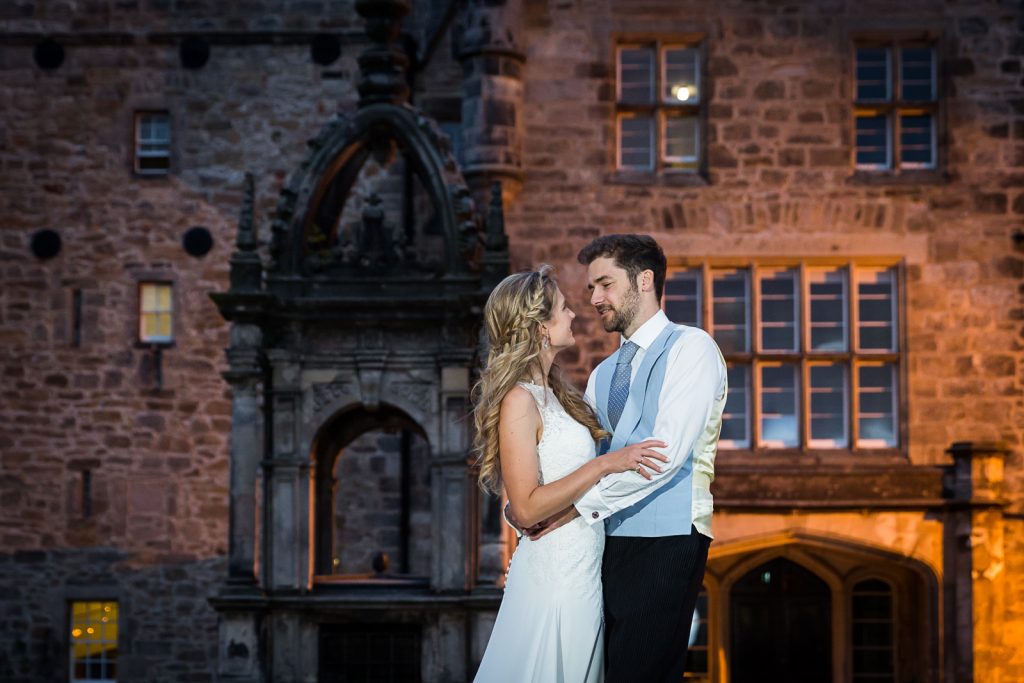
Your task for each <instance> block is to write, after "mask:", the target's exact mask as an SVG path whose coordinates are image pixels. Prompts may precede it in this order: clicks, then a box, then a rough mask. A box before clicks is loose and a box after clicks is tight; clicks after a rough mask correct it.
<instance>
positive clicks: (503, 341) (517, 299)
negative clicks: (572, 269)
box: [473, 265, 608, 494]
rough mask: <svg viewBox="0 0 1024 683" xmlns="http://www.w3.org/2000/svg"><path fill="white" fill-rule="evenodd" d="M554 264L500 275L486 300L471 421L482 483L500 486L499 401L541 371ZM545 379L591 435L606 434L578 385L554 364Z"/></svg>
mask: <svg viewBox="0 0 1024 683" xmlns="http://www.w3.org/2000/svg"><path fill="white" fill-rule="evenodd" d="M552 270H554V269H553V268H552V267H551V266H549V265H542V266H540V267H539V268H538V269H537V270H535V271H533V272H525V273H516V274H515V275H510V276H508V277H507V278H505V279H504V280H502V281H501V282H500V283H499V284H498V286H497V287H495V288H494V291H492V292H491V295H490V297H488V299H487V304H486V305H485V306H484V323H485V324H486V327H487V339H488V342H489V344H490V349H489V351H488V354H487V363H486V365H485V366H484V368H483V371H482V372H481V373H480V381H479V382H477V384H476V386H475V387H474V389H473V403H474V406H473V422H474V425H475V427H476V432H475V435H474V439H473V449H474V452H475V453H476V456H477V460H476V464H477V468H478V471H479V474H478V480H479V483H480V486H481V488H483V489H484V490H487V491H491V492H493V493H495V494H498V493H500V492H501V467H500V463H499V460H498V416H499V414H500V412H501V402H502V400H503V399H504V398H505V395H506V394H508V392H509V391H511V390H512V388H513V387H515V386H516V383H518V382H520V381H524V380H529V379H530V377H531V376H533V375H540V374H541V372H542V368H541V362H540V350H541V330H540V326H541V324H542V323H545V322H547V321H548V320H550V319H551V314H552V308H553V307H554V303H555V293H556V292H557V291H558V285H557V284H556V283H555V280H554V279H553V278H552V277H551V272H552ZM545 381H546V382H547V383H548V385H549V386H550V387H551V390H552V391H553V392H554V394H555V397H556V398H557V399H558V401H559V403H561V404H562V407H563V408H565V411H566V412H567V413H569V415H571V416H572V417H573V418H574V419H575V420H576V421H577V422H579V423H580V424H582V425H583V426H585V427H586V428H587V429H588V430H590V435H591V437H593V439H594V441H600V440H601V439H603V438H605V437H607V436H608V432H607V431H605V430H604V428H603V427H601V423H600V422H599V421H598V419H597V416H596V415H595V414H594V411H593V410H592V409H591V407H590V405H589V404H587V402H586V400H584V398H583V395H582V394H581V393H580V391H579V390H578V389H577V388H576V387H574V386H573V385H572V384H571V383H570V382H569V381H568V380H567V379H566V378H565V376H564V375H563V373H562V371H561V369H560V368H559V367H558V366H557V365H554V364H552V366H551V369H550V371H549V372H548V376H547V377H546V378H545Z"/></svg>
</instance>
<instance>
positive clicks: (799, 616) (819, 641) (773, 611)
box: [730, 557, 832, 683]
mask: <svg viewBox="0 0 1024 683" xmlns="http://www.w3.org/2000/svg"><path fill="white" fill-rule="evenodd" d="M730 604H731V614H730V623H731V631H732V633H731V647H730V664H731V666H730V671H731V672H732V674H731V676H730V682H731V683H749V682H753V681H756V682H761V681H787V683H821V682H822V681H829V680H832V626H831V623H832V614H831V613H832V608H831V605H832V597H831V591H830V590H829V587H828V585H827V584H826V583H825V582H824V581H822V580H821V579H820V578H818V577H817V576H815V575H814V574H813V573H812V572H810V571H808V570H807V569H804V568H803V567H801V566H800V565H798V564H796V563H795V562H792V561H790V560H788V559H786V558H783V557H778V558H775V559H773V560H771V561H769V562H766V563H764V564H761V565H759V566H757V567H755V568H754V569H753V570H751V571H750V572H748V573H747V574H745V575H744V576H743V577H742V578H741V579H739V580H738V581H737V582H736V583H735V584H733V587H732V590H731V592H730Z"/></svg>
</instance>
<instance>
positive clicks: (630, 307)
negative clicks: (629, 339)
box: [597, 285, 640, 334]
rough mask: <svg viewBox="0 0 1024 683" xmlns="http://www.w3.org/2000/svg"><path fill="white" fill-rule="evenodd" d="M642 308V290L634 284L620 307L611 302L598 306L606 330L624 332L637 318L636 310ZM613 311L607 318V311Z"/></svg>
mask: <svg viewBox="0 0 1024 683" xmlns="http://www.w3.org/2000/svg"><path fill="white" fill-rule="evenodd" d="M639 309H640V291H639V290H638V289H637V288H636V285H633V286H631V287H630V288H629V290H628V291H627V292H626V296H625V297H624V299H623V301H622V305H621V306H620V307H619V308H615V307H614V306H611V305H610V304H604V305H603V306H600V307H598V309H597V312H598V313H600V314H601V324H602V325H603V326H604V331H605V332H619V333H620V334H621V333H624V332H625V331H626V329H627V328H629V326H630V325H631V324H633V319H634V318H636V312H637V311H638V310H639ZM607 311H611V312H612V315H611V317H608V318H606V317H605V315H604V314H605V313H606V312H607Z"/></svg>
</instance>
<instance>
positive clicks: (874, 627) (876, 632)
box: [853, 622, 892, 647]
mask: <svg viewBox="0 0 1024 683" xmlns="http://www.w3.org/2000/svg"><path fill="white" fill-rule="evenodd" d="M890 643H892V626H891V625H890V624H887V623H864V622H861V623H857V622H854V624H853V646H854V647H857V646H867V647H885V646H888V645H889V644H890Z"/></svg>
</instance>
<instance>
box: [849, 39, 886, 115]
mask: <svg viewBox="0 0 1024 683" xmlns="http://www.w3.org/2000/svg"><path fill="white" fill-rule="evenodd" d="M890 73H891V72H890V70H889V48H885V47H859V48H857V100H858V101H861V102H884V101H886V100H888V99H889V98H890V95H891V92H892V88H890V83H889V78H890Z"/></svg>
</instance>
